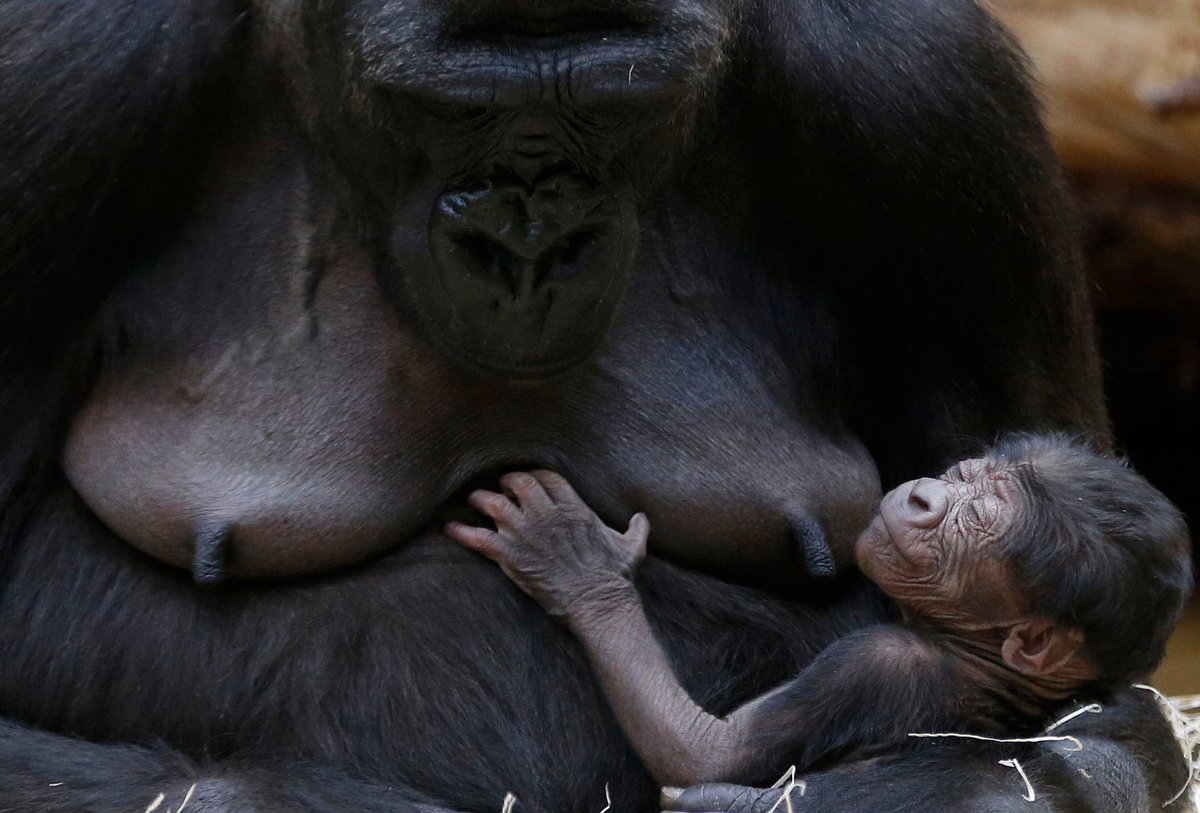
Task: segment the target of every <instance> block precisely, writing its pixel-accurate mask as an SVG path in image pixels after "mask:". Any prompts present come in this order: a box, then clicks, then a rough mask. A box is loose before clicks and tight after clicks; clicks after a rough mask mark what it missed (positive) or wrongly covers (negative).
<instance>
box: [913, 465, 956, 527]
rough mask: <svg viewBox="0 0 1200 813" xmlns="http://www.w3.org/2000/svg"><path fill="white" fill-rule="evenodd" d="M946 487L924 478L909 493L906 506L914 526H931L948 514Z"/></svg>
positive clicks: (938, 482)
mask: <svg viewBox="0 0 1200 813" xmlns="http://www.w3.org/2000/svg"><path fill="white" fill-rule="evenodd" d="M946 504H947V503H946V494H945V488H944V485H943V484H942V483H941V482H940V481H938V480H930V479H929V478H926V477H922V478H921V479H920V480H917V482H916V483H914V484H913V487H912V488H911V489H910V490H909V492H908V499H907V500H906V501H905V506H906V507H907V509H908V514H909V519H910V521H911V522H912V523H913V524H914V525H922V526H931V525H936V524H937V523H938V522H940V521H941V519H942V515H943V514H945V513H946Z"/></svg>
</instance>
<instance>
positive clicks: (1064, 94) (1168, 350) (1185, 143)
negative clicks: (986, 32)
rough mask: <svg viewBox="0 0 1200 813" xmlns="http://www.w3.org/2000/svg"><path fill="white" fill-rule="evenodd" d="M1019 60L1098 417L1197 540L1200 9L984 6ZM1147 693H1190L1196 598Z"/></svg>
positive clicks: (1010, 1) (1193, 4) (1155, 2)
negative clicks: (1005, 29)
mask: <svg viewBox="0 0 1200 813" xmlns="http://www.w3.org/2000/svg"><path fill="white" fill-rule="evenodd" d="M986 1H987V2H988V5H990V7H991V8H992V10H993V11H994V12H995V13H996V14H997V16H999V17H1000V18H1001V20H1003V21H1004V22H1005V24H1007V25H1008V26H1009V28H1011V29H1012V31H1013V32H1014V33H1015V34H1016V36H1017V38H1018V39H1019V40H1020V41H1021V44H1022V45H1023V46H1024V47H1025V49H1026V50H1027V51H1028V52H1029V55H1030V57H1031V59H1032V61H1033V65H1034V70H1035V73H1036V75H1037V78H1038V80H1039V82H1040V83H1041V91H1042V97H1043V101H1044V104H1045V107H1046V116H1047V121H1048V123H1049V125H1050V129H1051V133H1052V136H1053V138H1054V142H1055V147H1056V148H1057V149H1058V151H1059V154H1060V155H1061V157H1062V159H1063V161H1064V163H1065V164H1066V165H1067V168H1068V170H1069V171H1070V172H1071V175H1072V181H1073V183H1074V185H1075V188H1076V190H1077V192H1078V198H1079V203H1080V209H1081V212H1082V214H1083V218H1084V228H1085V238H1086V248H1087V252H1088V264H1089V268H1090V273H1091V278H1092V280H1093V283H1094V286H1093V290H1092V295H1093V300H1094V302H1095V305H1096V310H1097V315H1098V321H1099V328H1100V340H1101V350H1102V352H1103V354H1104V361H1105V375H1106V381H1107V390H1108V402H1109V408H1110V410H1111V413H1112V417H1113V422H1114V425H1115V429H1116V434H1117V440H1118V442H1119V444H1120V445H1121V447H1122V448H1123V449H1124V451H1125V452H1126V453H1127V454H1128V455H1129V456H1130V458H1131V459H1132V460H1133V463H1134V465H1135V466H1136V467H1137V468H1138V470H1140V471H1141V472H1142V473H1143V474H1145V475H1146V476H1147V477H1149V478H1150V479H1151V480H1152V481H1153V482H1154V483H1155V484H1156V485H1158V486H1159V488H1161V489H1163V491H1165V492H1167V494H1168V495H1169V496H1170V497H1171V498H1172V499H1173V500H1174V501H1175V503H1176V504H1177V505H1179V506H1180V508H1182V509H1183V510H1184V512H1185V513H1186V514H1187V515H1188V517H1189V521H1190V524H1191V528H1192V537H1193V540H1196V538H1197V536H1200V0H986ZM1155 683H1156V684H1157V685H1159V687H1160V688H1162V689H1163V690H1164V691H1166V692H1168V693H1175V694H1200V602H1198V601H1195V600H1194V601H1193V603H1192V607H1191V610H1190V612H1189V614H1188V616H1187V618H1185V620H1184V622H1183V623H1182V624H1181V626H1180V628H1179V630H1178V632H1177V633H1176V635H1175V638H1174V640H1173V641H1172V647H1171V651H1170V653H1169V655H1168V660H1167V663H1166V664H1164V666H1163V668H1162V670H1160V672H1159V674H1158V675H1157V676H1156V680H1155Z"/></svg>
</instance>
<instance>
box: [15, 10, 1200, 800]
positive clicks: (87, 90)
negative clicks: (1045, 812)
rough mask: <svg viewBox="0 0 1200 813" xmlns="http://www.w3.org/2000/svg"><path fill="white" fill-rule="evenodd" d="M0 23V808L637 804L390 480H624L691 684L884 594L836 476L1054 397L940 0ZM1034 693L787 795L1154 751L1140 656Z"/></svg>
mask: <svg viewBox="0 0 1200 813" xmlns="http://www.w3.org/2000/svg"><path fill="white" fill-rule="evenodd" d="M0 66H3V69H2V70H0V144H2V146H3V148H2V149H0V185H2V186H0V256H2V257H3V261H2V262H3V267H2V271H0V274H2V276H0V348H2V353H3V355H2V356H0V381H2V382H3V384H2V385H0V387H2V389H0V394H2V400H0V454H2V455H3V465H2V467H0V496H2V500H3V503H2V506H3V517H2V519H3V530H2V534H3V536H2V542H3V547H2V556H3V559H2V565H0V568H2V569H0V572H2V574H3V576H2V578H3V583H2V585H0V651H3V652H4V653H5V656H4V658H3V661H2V663H0V710H2V711H3V713H4V714H5V716H6V717H7V718H8V719H9V720H10V722H4V723H0V808H4V809H13V810H21V811H29V810H59V809H64V808H70V809H78V810H105V811H108V810H124V809H128V810H134V809H142V808H144V806H145V805H146V804H148V803H149V802H150V801H151V800H152V799H154V798H155V796H156V794H158V793H159V792H162V793H164V794H166V795H167V797H168V799H167V801H165V802H164V804H167V805H178V804H179V803H180V802H181V801H182V798H183V796H184V793H185V792H186V790H187V789H188V788H189V787H190V786H191V784H192V783H193V782H198V786H197V788H196V789H195V792H194V793H193V794H192V797H191V799H190V800H189V802H188V804H189V805H190V808H189V809H190V810H214V809H229V810H237V811H245V810H253V809H258V810H264V811H266V810H270V811H275V810H291V809H297V810H321V811H325V810H354V811H367V810H390V811H395V810H412V811H432V810H445V809H451V810H495V809H498V808H499V805H500V802H501V799H502V797H503V796H504V794H505V792H506V791H512V792H514V793H515V794H516V795H517V796H518V797H519V798H520V799H521V800H522V803H523V804H524V806H525V807H526V809H532V810H536V809H542V810H548V811H555V813H557V812H558V811H568V810H580V811H593V810H598V809H600V808H601V807H602V806H603V804H604V789H605V785H606V784H607V785H608V786H609V788H610V790H611V793H612V801H613V809H614V810H626V811H645V810H649V809H651V808H653V807H655V802H654V799H655V789H654V788H652V787H651V785H650V782H649V780H648V778H647V777H646V775H645V773H644V772H643V771H642V769H641V768H640V766H638V765H637V763H636V761H635V759H634V758H633V756H632V754H631V752H630V750H629V748H628V747H627V745H626V744H625V743H624V742H623V741H622V740H621V738H620V735H619V733H618V732H617V730H616V728H615V726H614V724H613V721H612V719H611V718H610V716H609V714H608V712H607V710H606V708H605V705H604V703H603V702H602V700H601V698H600V697H599V696H598V694H597V692H596V688H595V686H594V685H593V683H592V682H591V679H590V677H589V670H588V669H587V668H586V666H585V664H584V663H583V661H582V658H581V656H580V653H579V651H578V650H577V648H576V647H575V645H574V643H573V642H572V641H571V640H570V639H569V638H568V637H567V636H566V635H565V634H564V633H563V631H562V630H560V629H558V628H557V627H555V626H554V625H553V624H552V623H551V622H549V621H548V620H546V619H545V618H543V616H542V613H541V612H540V611H538V610H537V608H535V607H534V606H532V604H531V603H530V602H528V601H526V600H525V599H524V598H523V597H522V596H521V595H519V594H518V593H517V592H516V591H515V590H514V589H512V588H511V587H510V586H509V585H508V584H507V582H506V580H505V579H504V578H503V576H501V575H500V574H499V573H498V572H497V571H496V570H495V569H494V568H493V567H491V566H490V565H489V564H487V563H484V562H482V561H479V560H477V559H476V558H474V557H473V556H471V555H469V554H468V553H466V552H465V551H461V550H459V549H458V548H457V546H454V545H451V544H449V543H448V542H446V541H445V540H443V539H442V538H441V537H440V536H438V535H437V534H436V532H431V531H429V530H427V529H430V528H437V527H439V526H440V523H441V522H442V521H443V520H444V519H445V517H446V516H448V515H449V514H452V513H454V512H457V511H460V510H461V502H462V501H461V494H462V491H463V489H464V488H466V487H468V486H469V485H470V484H471V483H472V482H479V481H480V480H481V479H483V478H487V477H491V476H493V475H494V474H495V473H496V472H498V471H500V470H503V469H507V468H511V467H514V466H529V465H538V466H548V467H554V468H557V469H560V470H562V471H563V472H564V473H565V474H566V475H567V476H568V477H570V478H571V480H572V481H573V482H575V483H576V484H577V485H578V486H579V487H580V490H581V491H582V493H583V494H584V495H585V496H586V498H587V499H588V500H589V502H590V503H592V504H593V505H595V506H598V507H599V509H600V510H601V513H602V514H604V515H605V516H606V517H607V518H608V519H610V521H612V522H618V521H621V520H624V519H625V518H627V517H628V515H629V514H631V513H632V512H633V511H635V510H642V511H646V512H647V513H649V515H650V516H651V518H652V519H653V521H654V523H655V528H656V533H655V541H656V543H657V544H658V549H657V551H656V553H657V554H659V555H660V556H661V557H663V560H669V561H670V562H673V563H679V564H683V565H686V566H688V567H690V568H691V569H692V571H695V572H692V571H687V570H681V569H677V567H676V565H675V564H668V563H667V561H663V560H656V561H653V562H651V563H649V564H648V565H647V567H646V568H645V585H644V587H645V593H646V596H647V603H648V605H649V606H650V609H651V611H652V613H653V614H654V616H655V618H656V622H657V623H658V625H659V629H660V632H661V634H662V636H663V637H664V639H665V640H666V641H667V642H668V643H669V644H670V646H671V649H672V651H673V653H674V656H675V657H676V658H677V665H678V668H679V670H680V672H681V674H683V675H684V676H685V677H686V678H687V679H688V681H689V683H690V685H691V687H692V689H693V690H694V692H695V693H696V694H697V696H698V697H699V698H701V699H702V700H703V701H704V702H705V703H707V704H710V705H712V706H714V707H721V706H725V707H728V706H730V705H731V704H733V703H736V702H737V701H738V700H739V699H740V698H743V697H745V696H747V695H749V694H753V693H755V692H759V691H761V690H762V689H763V688H764V687H765V686H767V685H769V684H771V683H772V682H773V681H776V680H778V679H780V678H781V677H782V676H784V675H787V674H790V673H791V672H793V671H794V670H795V669H797V668H798V667H799V665H800V664H802V663H804V662H805V661H806V660H807V659H809V658H811V657H812V655H813V653H814V652H815V651H817V650H818V649H819V648H820V647H822V646H823V645H824V644H825V643H827V642H828V641H829V640H831V639H832V638H834V637H836V636H837V635H840V634H842V633H844V632H845V631H847V630H849V629H852V628H854V627H857V626H861V625H862V624H865V623H868V622H869V621H871V620H872V619H875V618H879V617H881V616H882V615H883V614H885V613H886V612H887V610H886V608H885V607H883V606H882V605H881V604H880V602H879V601H878V599H877V598H876V597H875V596H874V594H873V593H871V592H870V591H869V590H867V589H866V588H865V587H864V586H863V585H862V584H861V582H859V581H858V580H857V579H855V578H854V577H853V576H852V575H846V576H840V577H831V573H832V572H833V571H834V570H835V568H837V567H838V566H840V565H842V564H844V561H845V559H846V551H847V547H848V543H849V541H850V539H851V538H852V536H853V534H854V532H855V530H856V529H857V527H859V526H860V525H861V524H862V523H863V522H865V520H866V518H867V515H868V513H869V511H870V510H871V506H872V504H873V502H874V500H875V499H876V496H877V495H878V493H879V488H880V483H881V481H882V483H883V484H884V485H889V484H892V483H894V482H896V481H897V480H899V479H900V478H907V477H910V476H913V475H916V474H919V473H925V472H930V471H934V470H937V469H939V468H940V467H941V466H942V465H943V463H944V462H945V461H946V460H947V459H949V458H957V457H959V456H960V455H962V454H963V453H964V452H966V451H968V450H969V448H970V447H971V444H972V442H973V439H987V438H990V437H991V436H992V435H993V434H994V433H995V432H997V431H998V430H1001V429H1006V428H1013V427H1051V426H1058V427H1069V428H1073V429H1077V430H1080V431H1083V432H1086V433H1089V434H1091V435H1092V436H1093V437H1097V438H1100V439H1103V438H1104V436H1105V432H1106V426H1105V418H1104V414H1103V408H1102V406H1101V399H1100V395H1099V388H1098V385H1097V378H1098V376H1097V364H1096V359H1095V354H1094V350H1093V346H1092V339H1091V332H1090V331H1091V328H1090V324H1089V320H1088V315H1087V306H1086V302H1085V297H1084V296H1083V292H1082V283H1081V280H1080V277H1079V274H1078V271H1077V265H1076V258H1075V255H1074V250H1073V245H1072V243H1071V241H1070V238H1069V234H1068V229H1067V228H1066V225H1065V223H1064V219H1063V215H1062V211H1063V208H1064V207H1063V200H1062V197H1061V193H1060V189H1059V184H1058V180H1057V175H1056V171H1055V169H1054V166H1053V163H1052V159H1051V157H1050V153H1049V151H1048V149H1047V147H1046V144H1045V140H1044V138H1043V134H1042V131H1041V129H1040V127H1039V125H1038V122H1037V118H1036V115H1035V110H1034V106H1033V104H1032V103H1031V101H1030V99H1029V95H1028V92H1027V89H1026V87H1025V84H1024V82H1023V80H1022V78H1021V70H1020V67H1019V64H1018V62H1017V60H1016V59H1015V58H1014V56H1013V54H1012V51H1011V49H1010V46H1009V44H1008V42H1007V40H1006V39H1005V38H1004V36H1003V35H1002V34H1001V33H1000V32H998V31H997V29H996V28H995V26H994V25H993V24H992V23H991V22H990V21H989V19H988V18H987V17H985V16H984V15H983V14H982V13H981V12H980V11H979V10H978V9H977V8H976V7H975V6H974V5H973V4H972V3H970V2H967V0H936V2H933V1H932V0H928V1H927V0H906V2H895V1H894V0H888V2H883V1H882V0H880V1H879V2H872V0H862V1H861V2H847V0H787V2H784V0H558V2H554V3H550V2H537V1H536V0H257V2H253V1H252V0H7V2H5V3H3V4H2V5H0ZM189 571H190V572H189ZM704 574H708V575H704ZM278 577H289V578H288V579H286V580H284V579H280V578H278ZM714 577H723V578H725V579H728V580H730V581H733V582H737V583H739V584H740V585H743V586H732V585H730V584H727V583H725V582H723V581H718V580H717V578H714ZM271 579H274V580H273V581H272V580H271ZM745 585H757V588H762V587H767V588H769V590H760V589H757V588H755V587H750V586H745ZM202 588H207V589H202ZM1075 730H1076V731H1077V732H1078V733H1079V734H1080V735H1081V736H1084V737H1085V742H1086V745H1087V748H1085V750H1084V751H1083V752H1082V753H1080V754H1075V755H1070V756H1064V755H1062V754H1059V753H1052V752H1049V751H1046V752H1036V751H1031V752H1014V749H1013V748H1012V747H1009V748H1006V749H1004V750H1003V751H1002V752H1000V753H999V754H998V755H997V754H992V753H985V752H983V751H980V750H972V749H963V750H955V747H953V746H934V747H932V748H931V749H930V750H925V751H916V752H914V753H913V754H911V755H908V756H906V757H905V758H903V759H899V760H896V761H893V762H890V763H886V764H874V765H857V766H844V767H839V768H833V769H831V770H830V771H828V772H826V773H824V774H821V775H818V776H815V777H813V778H812V781H811V782H810V784H809V792H808V796H807V797H806V803H807V804H809V807H808V808H806V809H811V810H818V811H832V810H841V809H855V810H864V809H872V810H874V809H885V808H888V809H904V810H919V809H924V808H925V807H927V806H929V805H933V809H950V808H953V809H968V808H969V807H971V806H972V805H976V806H978V807H980V808H981V809H987V810H995V809H999V807H1000V806H1001V805H1004V804H1007V803H1017V804H1018V805H1019V806H1023V805H1024V804H1025V803H1024V802H1022V801H1021V800H1020V798H1019V794H1020V792H1021V790H1022V786H1021V785H1020V784H1019V782H1018V779H1017V778H1016V776H1015V775H1014V774H1013V773H1012V772H1011V771H1010V770H1009V769H1008V768H1003V767H999V766H996V758H997V757H998V756H1013V755H1014V754H1017V755H1019V756H1021V758H1022V759H1023V760H1024V763H1025V764H1026V770H1027V771H1028V772H1029V773H1030V774H1031V775H1032V776H1033V780H1034V784H1035V785H1036V786H1037V788H1038V790H1039V792H1040V793H1041V795H1040V796H1039V799H1040V800H1045V799H1047V798H1050V799H1054V800H1055V801H1054V802H1052V803H1046V804H1047V809H1055V810H1058V809H1062V810H1067V809H1070V810H1077V809H1082V808H1083V807H1086V806H1087V805H1091V806H1092V807H1093V808H1095V809H1098V810H1119V809H1128V810H1144V809H1148V808H1149V806H1150V805H1151V802H1152V801H1161V800H1162V799H1163V798H1165V797H1166V796H1169V795H1170V793H1171V792H1173V791H1174V789H1175V784H1174V783H1176V782H1181V781H1182V779H1183V777H1182V771H1181V768H1180V767H1177V766H1176V765H1175V763H1177V762H1178V760H1177V759H1175V758H1174V755H1173V752H1172V751H1171V748H1172V743H1171V742H1170V740H1169V737H1168V736H1167V735H1166V733H1165V729H1164V726H1163V724H1162V722H1161V720H1158V719H1156V718H1155V716H1154V712H1153V711H1152V710H1151V709H1150V707H1149V705H1148V704H1147V703H1145V702H1142V701H1141V700H1140V699H1134V698H1124V699H1121V700H1119V702H1117V703H1115V704H1114V705H1113V706H1112V707H1111V708H1109V709H1108V710H1107V712H1106V714H1104V715H1095V716H1093V717H1092V719H1090V720H1088V721H1087V722H1086V723H1085V722H1077V723H1076V724H1075ZM1116 732H1120V735H1119V736H1118V734H1117V733H1116ZM780 767H781V769H782V768H783V767H785V766H780ZM733 796H734V797H735V801H733V802H730V803H729V804H730V805H732V807H733V808H734V809H737V808H738V805H739V804H741V805H743V806H745V805H749V804H754V803H755V802H754V798H755V797H754V796H753V794H749V793H745V794H740V795H739V794H737V793H735V794H733ZM736 799H741V801H740V802H739V801H736ZM1022 809H1024V808H1023V807H1022Z"/></svg>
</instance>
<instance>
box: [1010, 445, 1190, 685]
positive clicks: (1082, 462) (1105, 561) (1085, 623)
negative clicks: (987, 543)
mask: <svg viewBox="0 0 1200 813" xmlns="http://www.w3.org/2000/svg"><path fill="white" fill-rule="evenodd" d="M987 458H988V459H989V460H990V461H991V462H992V463H994V464H995V465H996V466H997V467H998V468H1006V469H1008V470H1010V471H1011V472H1012V473H1013V475H1014V477H1015V478H1016V480H1017V482H1018V484H1019V488H1020V489H1021V491H1022V497H1023V500H1022V502H1023V505H1022V510H1021V512H1020V514H1019V517H1018V519H1017V521H1016V523H1015V524H1014V526H1013V528H1012V530H1011V531H1010V534H1009V539H1008V541H1007V544H1006V545H1005V552H1006V554H1007V555H1008V556H1010V557H1011V565H1012V567H1013V568H1014V571H1015V572H1014V574H1013V575H1014V577H1015V578H1016V579H1017V580H1018V581H1017V583H1018V585H1020V586H1021V589H1022V591H1023V592H1024V593H1025V597H1026V602H1027V604H1028V609H1029V611H1030V612H1033V613H1036V614H1038V615H1041V616H1044V617H1046V618H1048V619H1050V620H1052V621H1055V622H1058V623H1065V624H1070V625H1072V626H1074V627H1076V628H1077V629H1079V630H1080V631H1081V632H1082V633H1083V636H1084V650H1085V652H1086V653H1087V654H1088V655H1089V656H1090V657H1091V659H1092V661H1093V663H1094V665H1095V666H1096V667H1097V668H1098V670H1099V671H1100V673H1101V674H1100V677H1099V680H1100V681H1101V682H1103V683H1107V684H1115V683H1119V682H1124V681H1130V680H1135V679H1140V678H1144V677H1146V676H1147V675H1149V674H1150V672H1152V671H1153V670H1154V668H1155V667H1156V666H1157V665H1158V664H1159V662H1160V661H1161V660H1162V659H1163V656H1164V655H1165V654H1166V645H1167V639H1168V637H1170V634H1171V631H1172V630H1173V629H1174V627H1175V624H1176V622H1177V621H1178V620H1179V616H1180V614H1181V613H1182V612H1183V607H1184V604H1185V602H1186V601H1187V597H1188V595H1189V594H1190V593H1191V590H1192V585H1193V575H1192V562H1191V542H1190V540H1189V537H1188V529H1187V523H1186V521H1185V520H1184V517H1183V515H1182V514H1181V513H1180V512H1179V510H1178V509H1177V508H1176V507H1175V506H1174V505H1172V504H1171V501H1170V500H1168V499H1167V497H1166V496H1165V495H1163V493H1162V492H1161V491H1159V490H1158V489H1156V488H1155V487H1154V486H1152V485H1151V484H1150V483H1149V481H1147V480H1146V478H1144V477H1142V476H1141V475H1140V474H1138V473H1137V472H1136V471H1134V470H1133V468H1131V467H1130V465H1129V463H1128V461H1126V460H1124V459H1118V458H1114V457H1111V456H1108V455H1104V454H1100V453H1098V452H1096V451H1095V450H1094V449H1092V448H1091V447H1090V446H1088V445H1087V444H1086V443H1084V442H1083V441H1081V440H1078V439H1076V438H1073V437H1071V436H1068V435H1065V434H1036V435H1035V434H1013V435H1009V436H1006V437H1004V438H1002V439H1001V440H1000V441H999V442H997V443H996V445H995V446H993V447H992V449H991V450H989V452H988V453H987Z"/></svg>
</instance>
